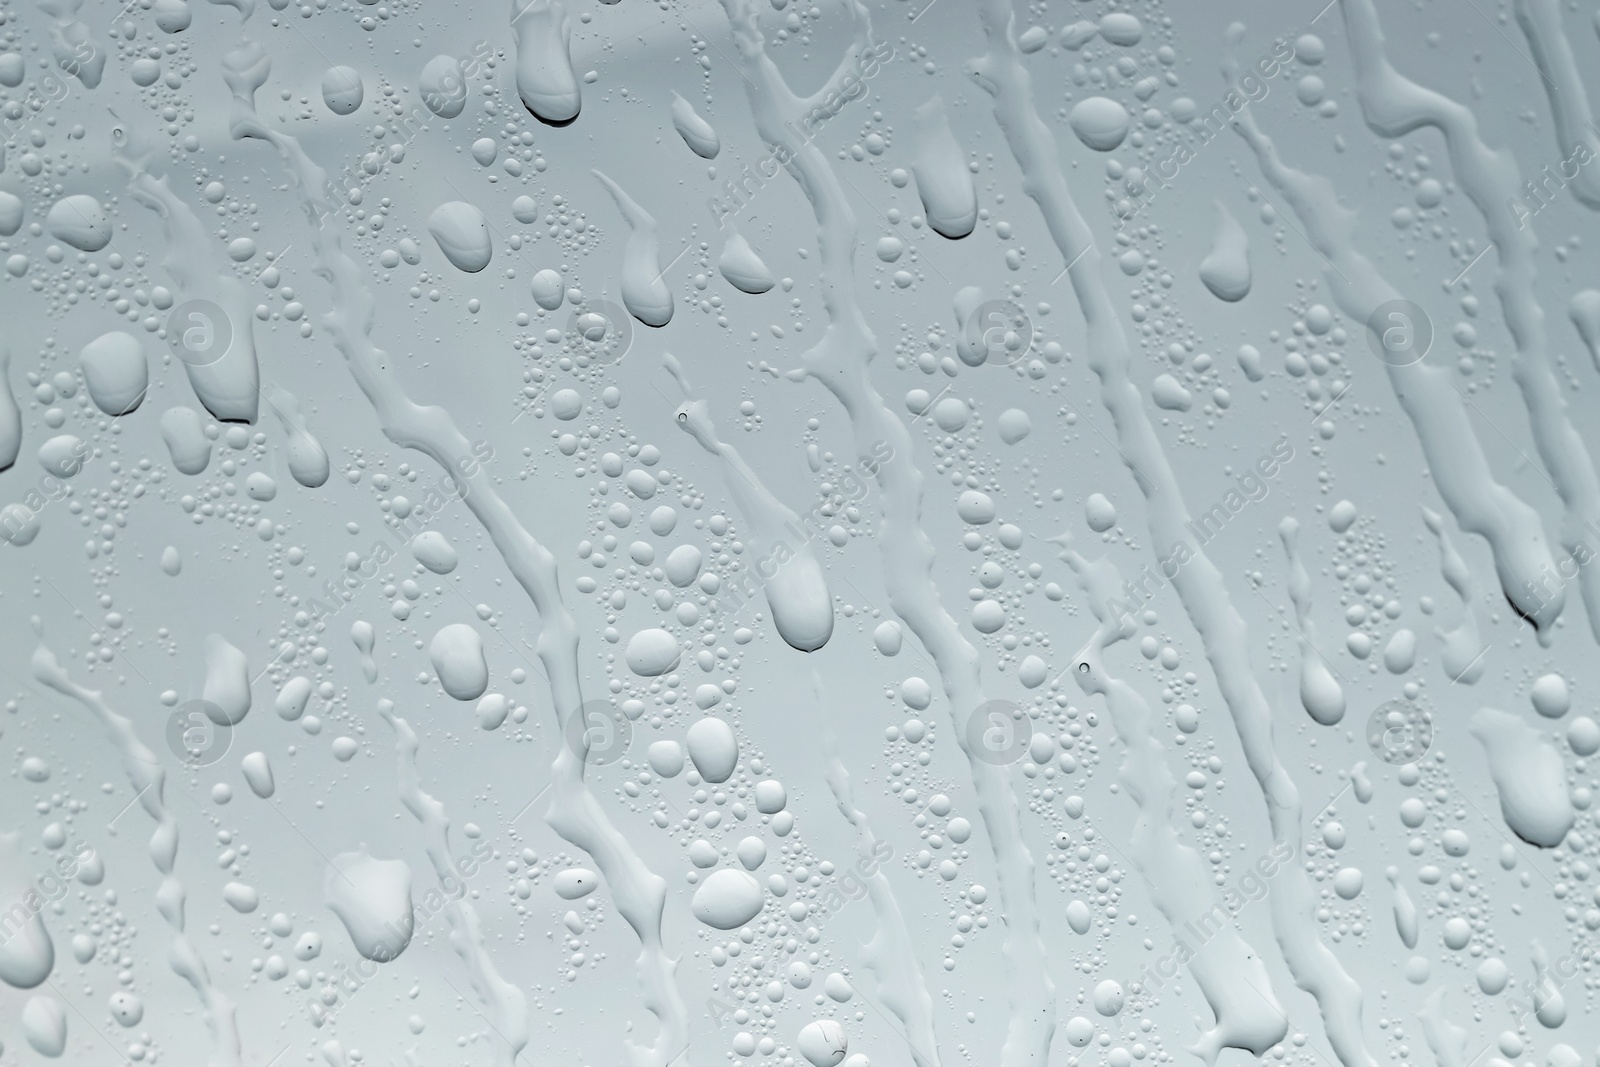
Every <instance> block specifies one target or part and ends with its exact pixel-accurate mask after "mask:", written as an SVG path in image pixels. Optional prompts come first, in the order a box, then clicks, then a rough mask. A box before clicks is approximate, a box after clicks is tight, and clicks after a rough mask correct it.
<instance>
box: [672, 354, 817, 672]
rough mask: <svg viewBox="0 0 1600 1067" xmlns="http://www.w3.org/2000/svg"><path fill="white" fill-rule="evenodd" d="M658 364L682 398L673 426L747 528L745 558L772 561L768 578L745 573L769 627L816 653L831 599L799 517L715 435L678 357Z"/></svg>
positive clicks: (708, 413)
mask: <svg viewBox="0 0 1600 1067" xmlns="http://www.w3.org/2000/svg"><path fill="white" fill-rule="evenodd" d="M662 360H663V362H664V363H665V364H666V367H667V370H668V371H669V372H670V373H671V374H672V377H673V378H674V379H675V380H676V381H677V383H678V387H679V388H680V389H682V390H683V395H684V397H685V398H686V399H685V400H684V402H683V403H682V404H680V405H678V410H677V412H676V414H675V418H674V419H673V421H674V422H676V423H677V424H678V428H679V429H680V430H682V431H683V432H684V433H686V434H688V435H689V436H690V437H693V438H694V439H695V440H696V441H697V442H699V444H700V447H701V448H703V449H705V450H706V451H707V452H709V453H711V454H712V455H713V456H715V457H716V458H717V462H718V464H719V465H720V466H721V467H722V475H723V481H724V482H725V483H726V484H727V486H728V493H729V495H730V496H732V497H733V502H734V504H735V505H737V507H738V508H739V513H740V514H741V515H743V516H744V520H745V525H746V526H747V528H748V535H747V536H746V537H745V538H744V541H745V542H746V545H747V548H748V552H747V555H748V557H749V558H750V559H752V560H760V561H763V562H765V561H767V560H776V561H777V567H776V569H775V570H774V571H773V573H772V574H771V575H766V574H761V573H759V571H760V567H761V565H760V564H757V565H755V566H753V567H752V568H751V569H752V571H755V572H756V573H755V577H757V578H759V579H762V591H763V592H764V593H765V594H766V598H767V607H768V609H769V610H770V611H771V612H772V625H773V628H774V629H776V630H777V631H778V636H779V637H782V638H783V639H784V641H785V642H786V643H787V644H788V645H789V646H790V647H791V648H795V649H798V650H799V651H801V652H815V651H817V649H819V648H821V647H822V646H823V645H825V644H827V643H828V638H829V637H831V636H833V594H832V593H830V592H829V591H828V579H827V576H826V575H825V574H824V573H823V571H822V564H821V563H819V562H817V555H816V553H815V552H813V551H812V549H811V537H810V534H809V533H808V532H807V531H805V530H804V529H802V527H801V525H800V516H798V515H796V514H795V513H794V511H793V510H791V509H790V508H789V506H788V505H787V504H785V503H784V502H783V501H781V500H779V499H778V498H777V497H776V496H774V495H773V494H772V491H771V490H770V489H768V488H767V487H766V484H765V483H763V482H762V481H761V478H760V477H759V476H758V475H757V474H756V472H755V471H754V470H752V469H751V468H750V465H749V464H748V463H746V462H745V461H744V457H743V456H741V455H740V454H739V450H738V449H736V448H734V447H733V446H732V445H730V444H728V443H727V442H726V441H723V440H722V439H721V438H719V437H718V436H717V427H716V425H715V424H714V423H713V422H712V421H711V410H710V408H709V407H708V406H707V404H706V402H705V401H704V400H701V399H698V398H697V397H695V395H694V392H693V390H692V389H691V387H690V385H689V379H688V378H687V377H685V376H684V373H683V366H682V365H681V364H680V363H679V362H678V358H677V357H676V356H674V355H673V354H672V353H671V352H666V353H663V354H662ZM791 541H792V542H794V543H793V544H791V543H790V542H791Z"/></svg>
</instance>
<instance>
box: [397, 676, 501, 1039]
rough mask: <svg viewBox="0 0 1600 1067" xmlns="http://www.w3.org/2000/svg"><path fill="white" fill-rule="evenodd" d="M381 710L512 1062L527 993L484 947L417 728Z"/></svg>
mask: <svg viewBox="0 0 1600 1067" xmlns="http://www.w3.org/2000/svg"><path fill="white" fill-rule="evenodd" d="M378 714H380V715H382V716H383V718H384V721H385V722H387V723H388V724H389V725H390V726H391V727H393V728H394V733H395V741H394V749H395V759H396V763H397V765H398V766H397V777H398V779H399V788H400V802H401V803H402V804H404V805H405V806H406V810H407V811H409V812H410V813H411V814H412V815H413V816H415V817H416V820H417V822H419V823H421V824H422V841H423V847H424V849H425V850H426V851H427V853H428V861H429V862H430V863H432V864H433V873H434V874H435V875H437V876H438V879H439V885H440V886H441V888H443V889H444V891H445V893H446V895H453V893H454V892H455V890H452V889H451V885H452V883H453V884H454V885H455V886H456V887H457V889H459V890H460V892H461V894H462V895H461V896H459V897H456V898H455V899H453V900H452V901H451V902H450V910H449V912H448V914H449V916H450V944H451V947H453V948H454V949H455V950H456V955H458V956H460V957H461V960H462V962H463V963H465V964H466V965H467V968H468V970H469V971H471V973H472V986H473V988H474V989H475V990H476V991H477V993H478V996H479V998H480V999H481V1000H482V1001H483V1002H484V1004H486V1005H487V1006H488V1008H489V1021H490V1022H491V1023H492V1024H493V1027H494V1030H495V1032H496V1033H497V1034H499V1035H500V1037H501V1038H503V1039H504V1044H499V1045H496V1046H495V1064H496V1067H512V1065H513V1064H514V1063H516V1061H517V1057H518V1056H519V1055H521V1054H522V1050H523V1049H524V1048H526V1047H527V1044H528V998H527V997H526V996H524V995H523V992H522V990H521V989H519V988H517V987H516V986H514V985H512V984H511V983H509V982H507V981H506V980H505V979H504V978H501V977H500V972H499V971H498V970H497V969H496V968H495V965H494V961H493V960H492V959H490V958H489V953H488V951H487V950H486V949H485V948H484V947H483V931H482V929H481V928H480V927H479V925H478V911H477V909H476V908H474V907H473V906H472V905H471V904H470V903H468V902H467V899H466V886H465V885H464V883H465V881H466V877H465V875H464V874H463V873H462V871H461V870H460V868H459V866H458V865H457V863H456V861H455V859H454V858H452V857H451V855H450V816H449V815H448V814H447V813H446V812H445V810H444V805H443V804H442V803H440V802H439V800H438V799H437V798H435V797H434V796H433V795H432V794H431V793H428V792H426V791H424V790H423V788H422V775H421V774H419V773H418V771H417V748H418V745H417V732H416V731H415V730H413V729H412V728H411V724H410V723H409V722H407V721H406V720H405V719H403V718H401V717H400V716H399V715H396V714H395V713H394V702H393V701H390V700H380V701H378Z"/></svg>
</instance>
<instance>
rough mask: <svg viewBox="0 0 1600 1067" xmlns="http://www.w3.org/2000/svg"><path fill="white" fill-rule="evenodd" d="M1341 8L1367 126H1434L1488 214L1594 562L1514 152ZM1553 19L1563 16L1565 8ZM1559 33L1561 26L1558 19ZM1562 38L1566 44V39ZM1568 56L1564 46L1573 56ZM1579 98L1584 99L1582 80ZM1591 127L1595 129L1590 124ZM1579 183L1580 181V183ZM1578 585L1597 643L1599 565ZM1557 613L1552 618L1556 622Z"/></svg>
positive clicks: (1531, 386)
mask: <svg viewBox="0 0 1600 1067" xmlns="http://www.w3.org/2000/svg"><path fill="white" fill-rule="evenodd" d="M1536 6H1537V7H1538V8H1540V10H1541V11H1542V10H1543V9H1544V5H1543V4H1542V3H1541V4H1538V5H1536ZM1526 8H1527V4H1526V3H1519V4H1518V7H1517V14H1518V18H1519V19H1523V21H1524V25H1525V26H1526V25H1527V24H1528V23H1527V21H1526V19H1525V18H1524V15H1525V14H1526ZM1340 10H1341V11H1342V12H1343V14H1344V23H1345V32H1346V33H1347V34H1348V35H1349V37H1350V56H1351V60H1352V62H1353V63H1354V64H1355V69H1356V96H1357V98H1358V99H1359V100H1360V101H1361V114H1362V116H1363V117H1364V118H1365V119H1366V120H1367V126H1368V127H1369V128H1371V130H1372V131H1373V132H1374V133H1376V134H1378V135H1380V136H1383V137H1401V136H1404V135H1405V134H1408V133H1410V132H1412V131H1413V130H1417V129H1421V128H1422V127H1424V126H1432V127H1433V128H1434V129H1436V130H1438V131H1439V132H1440V133H1441V134H1443V135H1444V140H1445V145H1446V148H1447V149H1448V151H1449V153H1450V165H1451V167H1452V168H1454V170H1455V174H1456V180H1457V182H1458V183H1459V184H1460V186H1461V189H1462V191H1463V192H1465V193H1466V194H1467V197H1468V198H1469V199H1470V200H1471V201H1472V203H1473V205H1474V206H1475V207H1476V208H1477V209H1478V212H1479V214H1481V215H1482V216H1483V221H1484V226H1485V227H1486V228H1487V230H1488V232H1489V240H1490V241H1491V242H1493V243H1494V248H1495V253H1496V255H1497V257H1498V260H1499V265H1498V266H1497V267H1496V269H1495V276H1494V292H1495V296H1497V297H1498V298H1499V300H1500V308H1501V311H1502V312H1503V313H1504V315H1505V320H1506V328H1507V329H1509V330H1510V331H1511V339H1512V341H1513V343H1514V344H1515V346H1516V349H1515V351H1516V358H1515V359H1513V360H1512V364H1511V376H1512V377H1513V378H1514V379H1515V380H1516V383H1517V387H1518V388H1519V389H1520V390H1521V392H1522V402H1523V404H1524V405H1525V406H1526V407H1527V409H1528V426H1529V428H1530V429H1531V430H1532V432H1533V440H1534V444H1535V445H1536V446H1537V447H1538V449H1539V458H1540V459H1541V460H1543V461H1544V466H1545V469H1546V470H1547V471H1549V472H1550V479H1551V481H1552V482H1554V483H1555V488H1556V492H1557V493H1559V494H1560V496H1561V503H1562V505H1563V507H1564V511H1563V513H1562V518H1561V541H1562V544H1563V545H1565V547H1566V549H1567V551H1568V552H1569V553H1571V554H1572V556H1573V558H1574V559H1577V560H1578V561H1579V562H1580V564H1581V563H1585V562H1588V560H1589V559H1590V558H1592V556H1593V554H1594V552H1595V549H1596V547H1600V546H1596V545H1593V544H1591V543H1590V540H1589V538H1590V536H1591V535H1600V477H1597V476H1596V474H1595V467H1594V460H1593V459H1592V458H1591V457H1590V455H1589V450H1588V448H1587V447H1586V446H1585V445H1584V443H1583V437H1582V436H1581V435H1580V434H1579V433H1578V430H1577V427H1575V426H1573V424H1572V419H1571V417H1570V416H1569V414H1568V411H1567V400H1566V397H1564V396H1563V395H1562V393H1561V385H1560V383H1559V382H1558V381H1557V380H1556V376H1555V372H1554V371H1553V370H1552V369H1551V367H1550V356H1549V353H1548V352H1546V350H1545V347H1546V339H1545V331H1544V311H1543V309H1541V308H1540V307H1539V302H1538V300H1537V299H1535V297H1534V286H1535V284H1536V283H1537V281H1538V277H1539V272H1538V268H1537V267H1536V266H1535V265H1534V252H1535V251H1536V250H1537V249H1538V247H1539V241H1538V238H1536V237H1535V236H1534V233H1533V229H1532V228H1531V226H1530V225H1528V220H1527V219H1526V218H1525V217H1523V218H1519V217H1518V215H1517V213H1516V212H1515V209H1514V205H1515V203H1516V201H1517V199H1518V196H1517V194H1518V186H1519V184H1520V176H1519V175H1518V173H1517V163H1516V160H1515V159H1514V158H1513V157H1512V155H1511V153H1510V152H1506V151H1500V152H1496V151H1494V150H1492V149H1491V148H1490V147H1489V146H1488V145H1487V144H1485V143H1484V142H1483V138H1482V137H1480V136H1479V135H1478V119H1477V116H1475V115H1474V114H1473V113H1472V110H1471V109H1470V108H1468V107H1467V106H1465V105H1464V104H1459V103H1457V102H1456V101H1454V100H1452V99H1450V98H1449V97H1447V96H1445V95H1443V94H1442V93H1437V92H1434V91H1433V90H1431V89H1425V88H1423V87H1422V86H1420V85H1418V84H1417V83H1416V82H1413V81H1411V80H1410V79H1409V78H1406V77H1405V76H1403V75H1401V74H1400V73H1398V72H1397V71H1396V70H1395V69H1394V67H1392V66H1391V65H1390V64H1389V59H1388V56H1387V55H1386V54H1385V52H1384V47H1383V30H1382V28H1381V27H1380V26H1379V24H1378V13H1377V10H1376V9H1375V8H1374V7H1373V6H1372V0H1354V2H1351V0H1345V2H1344V3H1341V4H1340ZM1546 14H1548V12H1546ZM1557 18H1558V20H1559V12H1557ZM1556 32H1557V33H1558V34H1559V21H1558V22H1557V30H1556ZM1560 40H1561V43H1562V44H1563V45H1564V44H1565V37H1561V38H1560ZM1571 58H1572V57H1571V54H1570V53H1567V60H1568V62H1569V63H1570V61H1571ZM1578 96H1579V97H1580V98H1581V97H1582V86H1581V85H1580V86H1579V87H1578ZM1585 110H1587V105H1585ZM1589 132H1590V135H1591V136H1592V130H1591V131H1589ZM1562 133H1563V134H1564V135H1566V136H1568V137H1571V136H1573V135H1574V134H1573V133H1572V131H1570V130H1567V129H1563V130H1562ZM1579 177H1580V178H1583V179H1584V180H1585V181H1592V180H1593V179H1595V177H1596V175H1595V174H1594V173H1592V171H1580V172H1579ZM1577 188H1579V186H1578V184H1577V183H1576V182H1575V183H1574V189H1575V190H1576V189H1577ZM1586 202H1587V201H1586ZM1596 203H1600V201H1597V202H1595V203H1590V205H1589V206H1591V207H1594V206H1596ZM1580 553H1581V554H1582V555H1580ZM1547 577H1549V575H1548V574H1543V575H1540V576H1539V578H1540V584H1541V585H1542V584H1543V580H1544V579H1545V578H1547ZM1578 589H1579V592H1580V593H1581V594H1582V595H1583V604H1584V608H1585V610H1586V611H1587V612H1588V614H1589V629H1590V631H1591V632H1592V633H1593V634H1594V637H1595V640H1597V641H1600V567H1587V566H1580V567H1579V568H1578ZM1517 591H1518V592H1519V593H1521V594H1522V595H1524V596H1528V595H1533V594H1534V593H1535V591H1534V589H1532V588H1521V589H1518V590H1517ZM1513 602H1514V603H1515V601H1513ZM1553 619H1554V616H1551V621H1553ZM1539 642H1540V644H1543V645H1548V644H1549V643H1550V635H1549V628H1548V625H1547V624H1544V623H1541V624H1540V625H1539Z"/></svg>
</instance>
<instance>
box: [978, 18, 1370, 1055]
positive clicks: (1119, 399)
mask: <svg viewBox="0 0 1600 1067" xmlns="http://www.w3.org/2000/svg"><path fill="white" fill-rule="evenodd" d="M977 10H978V18H979V21H980V22H981V23H982V25H983V30H984V36H985V37H986V38H987V41H988V46H989V48H988V51H987V52H986V53H985V54H984V55H982V56H980V57H979V58H977V59H975V60H973V61H972V62H971V63H970V65H969V69H970V70H971V72H972V73H973V75H974V76H975V77H976V79H977V81H978V83H979V84H980V85H982V86H983V88H984V89H985V90H986V91H987V92H988V93H989V94H990V95H991V96H992V97H994V114H995V120H996V121H997V122H998V123H999V125H1000V129H1001V132H1002V133H1003V134H1004V135H1005V138H1006V143H1007V144H1008V145H1009V146H1010V148H1011V153H1012V155H1013V156H1015V157H1016V160H1017V166H1018V167H1019V169H1020V170H1021V171H1022V188H1023V191H1024V192H1026V193H1027V194H1028V196H1029V197H1031V198H1032V199H1033V200H1034V202H1035V203H1036V204H1038V205H1039V210H1040V212H1041V213H1042V214H1043V216H1044V220H1045V226H1046V228H1047V229H1049V231H1050V236H1051V237H1052V238H1053V239H1054V240H1055V243H1056V247H1057V249H1058V250H1059V251H1060V253H1061V256H1062V259H1063V260H1064V261H1065V262H1066V263H1067V264H1068V266H1067V274H1068V275H1069V276H1070V278H1071V280H1072V288H1073V292H1074V293H1075V294H1076V295H1077V298H1078V305H1079V307H1080V308H1081V310H1082V312H1083V317H1084V323H1085V325H1086V327H1087V331H1088V338H1089V365H1090V367H1091V368H1092V369H1093V371H1094V373H1095V376H1096V377H1097V378H1099V380H1100V400H1101V403H1103V404H1104V405H1105V407H1106V410H1107V411H1109V412H1110V413H1111V420H1112V422H1113V423H1114V425H1115V427H1116V433H1117V448H1118V452H1119V453H1120V454H1121V456H1122V457H1123V461H1124V462H1125V463H1126V464H1127V465H1128V468H1129V470H1130V471H1131V472H1132V474H1133V477H1134V481H1135V482H1137V483H1138V485H1139V491H1140V492H1141V493H1143V494H1144V497H1145V500H1146V501H1147V502H1148V508H1147V511H1148V514H1149V521H1150V536H1151V542H1152V544H1153V545H1154V546H1156V547H1157V549H1158V551H1159V550H1160V546H1162V545H1166V546H1176V545H1179V544H1188V542H1189V540H1190V538H1189V536H1188V535H1187V534H1186V532H1185V530H1184V527H1185V524H1186V523H1187V522H1188V521H1189V510H1188V507H1187V506H1186V505H1185V504H1184V500H1183V493H1182V491H1181V490H1180V489H1179V485H1178V479H1177V475H1176V474H1174V472H1173V470H1172V465H1171V463H1169V462H1168V460H1167V455H1166V452H1165V451H1164V450H1163V449H1162V447H1161V440H1160V438H1159V437H1157V436H1156V432H1155V427H1154V426H1153V425H1152V424H1151V422H1150V416H1149V414H1148V413H1147V412H1146V411H1145V408H1144V397H1143V395H1142V394H1141V393H1140V391H1139V388H1138V386H1136V385H1134V383H1133V381H1132V380H1131V379H1130V378H1129V375H1128V370H1129V363H1130V362H1131V360H1130V355H1129V349H1128V340H1127V336H1126V335H1125V334H1124V333H1123V330H1122V325H1121V323H1120V322H1119V321H1118V319H1117V315H1116V311H1115V309H1114V308H1113V307H1112V305H1111V298H1110V296H1109V294H1108V293H1107V291H1106V287H1105V283H1104V282H1103V281H1102V280H1101V278H1100V254H1099V252H1098V251H1097V250H1096V248H1095V246H1094V239H1093V235H1092V234H1091V232H1090V230H1089V225H1088V223H1086V222H1085V221H1084V218H1083V215H1082V213H1080V212H1079V211H1078V205H1077V204H1076V202H1074V201H1073V199H1072V194H1071V192H1070V191H1069V190H1068V188H1067V182H1066V177H1065V175H1064V174H1063V172H1062V169H1061V162H1060V155H1059V153H1058V151H1057V148H1056V143H1055V138H1054V136H1053V135H1052V134H1051V132H1050V129H1049V127H1047V126H1045V124H1044V123H1043V122H1042V121H1041V120H1040V119H1039V114H1038V111H1037V110H1036V109H1035V107H1034V104H1033V82H1032V78H1031V77H1030V76H1029V74H1028V71H1027V68H1026V67H1024V66H1023V64H1022V58H1021V53H1020V50H1019V49H1018V47H1017V38H1016V29H1015V21H1016V20H1015V15H1014V13H1013V12H1012V9H1011V0H978V3H977ZM1190 547H1192V549H1193V558H1192V559H1191V561H1190V562H1189V564H1188V565H1187V566H1185V567H1183V568H1181V569H1180V570H1179V571H1178V573H1177V574H1176V576H1174V578H1173V579H1172V584H1173V586H1174V588H1175V589H1176V590H1177V593H1178V599H1179V600H1180V601H1182V603H1183V607H1184V610H1185V611H1186V612H1187V613H1188V615H1189V619H1190V622H1191V623H1192V624H1193V625H1194V628H1195V629H1196V630H1197V631H1198V632H1199V634H1200V639H1201V642H1202V643H1203V644H1204V646H1205V650H1206V658H1207V659H1208V660H1209V661H1210V663H1211V668H1212V670H1213V672H1215V674H1216V677H1217V685H1218V688H1220V689H1221V691H1222V697H1223V700H1224V701H1225V702H1226V704H1227V705H1228V713H1229V714H1230V715H1231V716H1232V718H1233V724H1234V729H1235V730H1236V731H1237V733H1238V735H1239V743H1240V745H1241V747H1242V748H1243V749H1244V753H1245V759H1246V760H1247V761H1248V763H1249V764H1250V772H1251V774H1253V775H1254V776H1255V778H1256V781H1257V782H1258V783H1259V784H1260V786H1261V792H1262V794H1263V796H1264V798H1265V801H1266V806H1267V818H1268V821H1269V822H1270V823H1271V827H1272V838H1273V843H1274V846H1275V847H1277V848H1289V849H1292V850H1293V852H1292V855H1296V856H1298V855H1299V854H1300V851H1301V849H1300V843H1301V813H1300V791H1299V789H1298V788H1296V786H1295V784H1294V779H1293V778H1291V777H1290V775H1289V771H1288V768H1286V767H1285V766H1284V765H1283V763H1282V761H1281V760H1280V759H1279V758H1278V753H1277V750H1276V748H1275V747H1274V744H1273V739H1272V708H1271V707H1270V706H1269V705H1268V703H1267V697H1266V694H1265V693H1264V692H1262V689H1261V685H1260V683H1259V682H1258V681H1257V680H1256V678H1255V676H1254V674H1252V673H1251V670H1250V656H1249V648H1250V641H1249V634H1248V632H1247V631H1246V629H1245V623H1244V619H1243V617H1242V616H1240V614H1239V612H1238V609H1237V608H1235V607H1234V606H1233V601H1232V599H1231V598H1230V597H1229V596H1228V588H1227V585H1226V584H1225V583H1224V582H1223V580H1222V572H1220V571H1219V570H1217V568H1216V565H1215V564H1213V563H1212V562H1211V560H1210V558H1208V557H1207V556H1206V554H1205V551H1204V549H1202V548H1200V547H1199V546H1198V545H1194V546H1190ZM1268 900H1269V901H1270V904H1271V910H1272V926H1273V931H1274V933H1275V934H1276V935H1277V939H1278V945H1279V947H1280V948H1281V949H1282V951H1283V956H1284V960H1285V961H1286V962H1287V963H1288V965H1289V970H1290V972H1291V973H1292V974H1293V975H1294V979H1295V982H1296V983H1297V984H1298V985H1299V986H1300V987H1301V988H1302V989H1304V990H1306V991H1307V992H1309V993H1310V994H1311V995H1312V996H1313V997H1315V998H1316V1001H1317V1007H1318V1010H1319V1011H1320V1012H1321V1013H1322V1022H1323V1026H1324V1027H1325V1028H1326V1030H1327V1032H1328V1040H1329V1042H1330V1043H1331V1044H1332V1045H1333V1049H1334V1052H1335V1053H1336V1054H1337V1055H1338V1057H1339V1059H1340V1061H1341V1062H1342V1063H1343V1064H1344V1067H1376V1061H1375V1060H1374V1059H1373V1058H1372V1055H1371V1053H1369V1052H1368V1051H1367V1048H1366V1043H1365V1040H1364V1038H1363V1037H1362V1033H1361V986H1360V985H1359V984H1358V983H1357V982H1356V981H1355V979H1353V978H1351V977H1350V975H1349V974H1348V973H1346V971H1345V969H1344V967H1343V966H1342V965H1341V964H1340V963H1339V960H1338V957H1336V956H1335V955H1334V954H1333V952H1332V951H1331V950H1329V948H1328V946H1327V945H1325V944H1324V943H1323V941H1322V938H1321V936H1320V935H1319V934H1318V932H1317V923H1316V919H1315V917H1314V915H1313V907H1314V905H1315V900H1316V898H1315V895H1314V894H1313V892H1312V889H1311V881H1310V879H1309V878H1308V877H1307V876H1306V872H1305V870H1304V869H1303V868H1301V867H1298V866H1295V865H1292V864H1291V865H1289V866H1286V867H1285V868H1284V870H1283V872H1282V874H1281V875H1280V876H1279V877H1278V878H1277V879H1275V880H1274V881H1273V883H1272V890H1271V893H1270V895H1269V897H1268Z"/></svg>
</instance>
